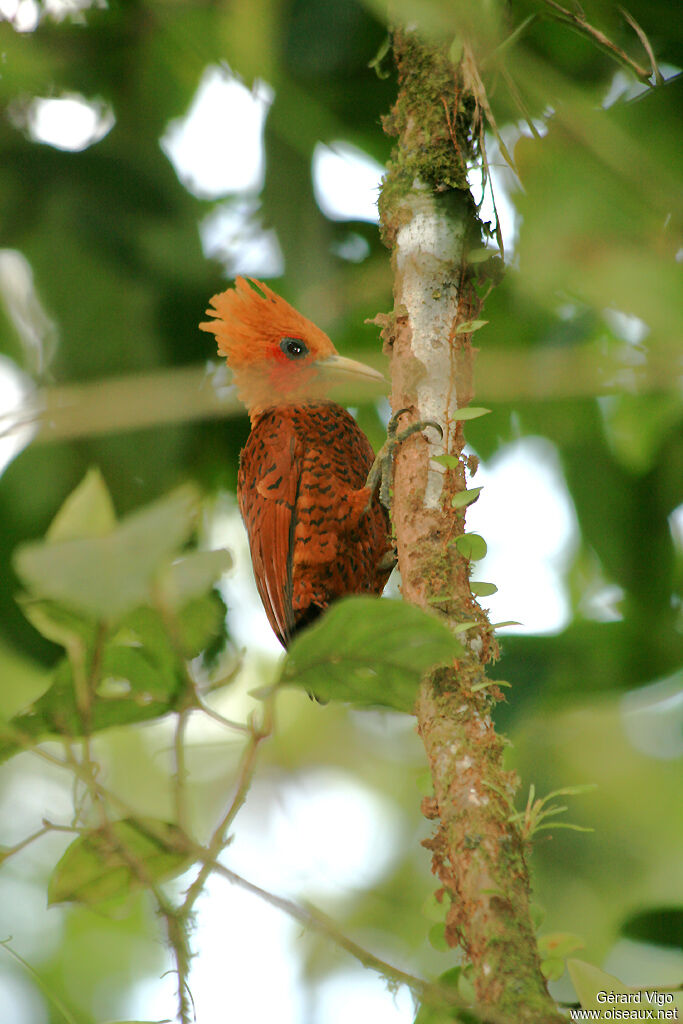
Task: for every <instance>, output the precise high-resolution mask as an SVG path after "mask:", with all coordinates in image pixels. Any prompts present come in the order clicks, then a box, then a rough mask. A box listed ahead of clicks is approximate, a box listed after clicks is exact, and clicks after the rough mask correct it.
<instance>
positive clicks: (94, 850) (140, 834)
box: [48, 818, 192, 906]
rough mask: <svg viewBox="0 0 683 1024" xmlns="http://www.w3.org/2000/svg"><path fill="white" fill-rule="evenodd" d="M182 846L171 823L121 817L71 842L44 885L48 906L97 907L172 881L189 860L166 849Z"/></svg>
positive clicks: (179, 832)
mask: <svg viewBox="0 0 683 1024" xmlns="http://www.w3.org/2000/svg"><path fill="white" fill-rule="evenodd" d="M146 827H148V828H149V829H150V831H149V832H147V831H146ZM159 835H160V836H161V839H159V838H157V836H159ZM182 842H183V835H182V832H181V831H180V830H179V829H178V828H177V827H176V826H175V825H171V824H168V823H167V822H164V821H158V820H156V819H154V818H143V819H141V820H140V822H139V823H137V822H134V821H132V820H129V819H125V818H124V819H122V820H120V821H116V822H113V824H112V825H111V827H110V828H109V829H105V828H101V829H94V830H93V831H91V832H88V833H86V834H84V835H82V836H80V837H79V838H78V839H76V840H75V841H74V842H73V843H72V844H71V846H69V847H68V849H67V850H66V852H65V853H64V854H63V856H62V857H61V859H60V860H59V862H58V863H57V865H56V867H55V869H54V871H53V872H52V875H51V876H50V881H49V883H48V904H49V905H50V906H52V905H54V904H55V903H66V902H76V903H86V904H88V905H90V906H96V905H97V904H99V903H105V902H109V901H110V900H117V899H121V898H123V897H124V896H127V895H128V894H129V892H130V891H131V890H132V889H136V888H140V887H142V886H145V885H148V884H149V883H150V882H160V881H164V880H166V879H168V878H172V877H173V876H174V875H178V874H180V873H181V872H182V871H183V870H184V869H185V868H186V867H188V866H189V864H190V863H191V862H192V858H191V857H188V855H187V854H186V853H182V852H178V851H176V850H173V849H170V850H169V849H167V848H166V844H168V845H170V846H173V845H174V844H175V845H176V846H177V845H178V843H182Z"/></svg>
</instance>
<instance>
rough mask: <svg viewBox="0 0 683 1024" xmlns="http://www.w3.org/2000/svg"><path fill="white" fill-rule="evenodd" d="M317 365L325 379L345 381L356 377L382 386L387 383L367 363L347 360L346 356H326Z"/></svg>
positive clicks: (381, 375) (383, 377) (382, 376)
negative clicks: (347, 378)
mask: <svg viewBox="0 0 683 1024" xmlns="http://www.w3.org/2000/svg"><path fill="white" fill-rule="evenodd" d="M317 365H318V367H319V369H320V371H321V373H322V374H323V375H324V376H325V377H329V378H332V379H337V378H339V379H340V380H343V379H344V378H345V377H356V378H361V379H364V380H374V381H376V382H381V383H382V384H386V382H387V381H386V377H385V376H384V375H383V374H381V373H380V372H379V370H373V368H372V367H371V366H366V364H365V363H358V362H356V360H355V359H346V358H345V357H344V356H339V355H333V356H326V357H325V358H324V359H318V360H317Z"/></svg>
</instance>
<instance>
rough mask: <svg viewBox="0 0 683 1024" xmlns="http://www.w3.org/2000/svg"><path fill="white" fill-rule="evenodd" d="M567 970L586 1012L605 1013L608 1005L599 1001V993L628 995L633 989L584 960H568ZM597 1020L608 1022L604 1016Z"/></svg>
mask: <svg viewBox="0 0 683 1024" xmlns="http://www.w3.org/2000/svg"><path fill="white" fill-rule="evenodd" d="M567 970H568V971H569V977H570V978H571V979H572V985H573V986H574V989H575V991H576V994H577V996H578V999H579V1002H580V1003H581V1006H582V1008H583V1009H584V1010H598V1011H603V1012H604V1011H605V1009H606V1008H607V1009H609V1007H608V1005H607V1004H605V1003H604V1002H602V1001H598V992H614V993H615V994H616V993H619V994H623V995H627V994H628V993H629V992H631V991H632V989H629V988H628V987H627V986H626V985H624V984H622V982H620V981H619V979H618V978H615V977H613V976H612V975H611V974H606V973H605V972H604V971H601V970H600V969H599V968H597V967H594V966H593V964H587V963H585V962H584V961H583V960H567ZM595 1019H596V1020H608V1019H609V1018H605V1017H602V1016H599V1017H596V1018H595Z"/></svg>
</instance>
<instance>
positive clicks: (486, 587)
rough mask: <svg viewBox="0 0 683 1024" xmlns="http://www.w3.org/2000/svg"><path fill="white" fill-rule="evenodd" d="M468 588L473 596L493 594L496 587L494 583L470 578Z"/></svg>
mask: <svg viewBox="0 0 683 1024" xmlns="http://www.w3.org/2000/svg"><path fill="white" fill-rule="evenodd" d="M470 590H471V591H472V593H473V594H474V596H475V597H490V596H491V594H495V593H496V592H497V590H498V587H497V586H496V584H495V583H482V582H480V581H478V580H470Z"/></svg>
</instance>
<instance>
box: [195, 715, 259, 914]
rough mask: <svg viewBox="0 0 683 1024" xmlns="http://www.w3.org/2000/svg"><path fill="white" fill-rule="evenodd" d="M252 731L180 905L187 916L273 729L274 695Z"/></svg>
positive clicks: (252, 726) (214, 860) (238, 807)
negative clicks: (230, 796) (232, 791)
mask: <svg viewBox="0 0 683 1024" xmlns="http://www.w3.org/2000/svg"><path fill="white" fill-rule="evenodd" d="M251 728H252V733H251V737H250V739H249V742H248V744H247V746H246V748H245V750H244V754H243V757H242V764H241V767H240V773H239V777H238V780H237V789H236V791H235V796H234V797H233V800H232V803H231V804H230V806H229V807H228V809H227V811H226V812H225V814H224V815H223V818H222V819H221V821H220V822H219V824H218V826H217V827H216V829H215V830H214V833H213V835H212V837H211V840H210V842H209V845H208V847H207V849H206V851H205V852H206V860H205V861H204V863H203V865H202V867H201V869H200V871H199V873H198V875H197V877H196V878H195V880H194V882H193V883H192V885H191V886H190V888H189V889H188V890H187V893H186V895H185V900H184V902H183V905H182V907H181V909H180V913H181V914H182V915H183V917H185V918H186V919H187V918H188V917H189V916H190V914H191V913H192V909H193V907H194V905H195V903H196V902H197V899H198V897H199V895H200V893H201V891H202V889H203V888H204V885H205V883H206V880H207V878H208V877H209V875H210V874H211V872H212V870H213V865H214V863H215V862H216V858H217V857H218V856H219V854H220V852H221V850H222V849H223V847H224V846H225V842H226V836H227V832H228V829H229V828H230V826H231V824H232V822H233V821H234V819H235V817H236V816H237V814H238V812H239V811H240V809H241V807H242V806H243V804H244V801H245V800H246V798H247V793H248V792H249V788H250V786H251V782H252V779H253V777H254V771H255V769H256V761H257V758H258V752H259V748H260V746H261V743H262V742H263V740H265V739H267V738H268V737H269V736H270V735H271V733H272V731H273V698H272V697H271V698H268V699H267V700H266V701H264V705H263V721H262V723H261V725H260V726H257V725H256V724H255V723H254V722H252V724H251Z"/></svg>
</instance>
